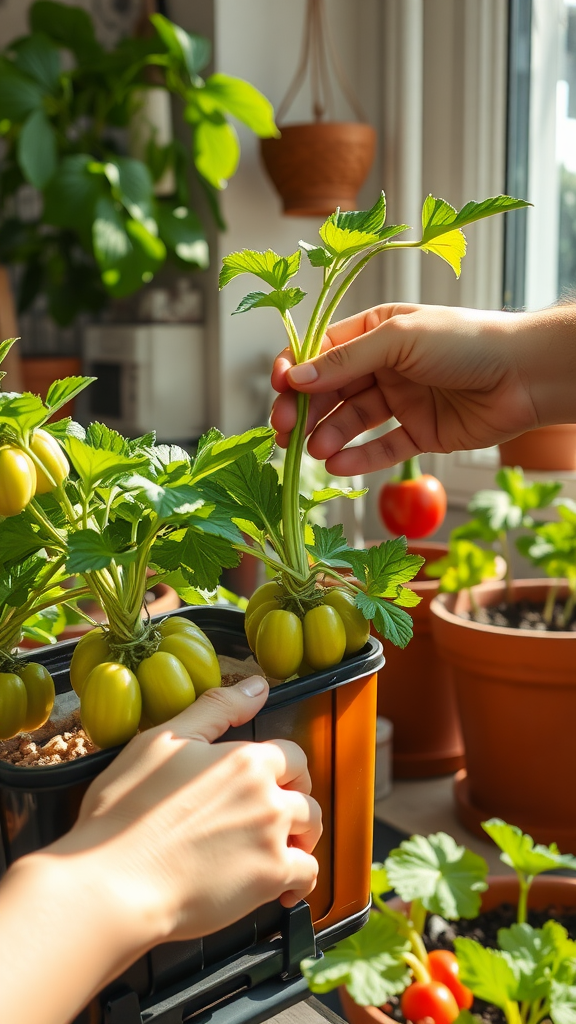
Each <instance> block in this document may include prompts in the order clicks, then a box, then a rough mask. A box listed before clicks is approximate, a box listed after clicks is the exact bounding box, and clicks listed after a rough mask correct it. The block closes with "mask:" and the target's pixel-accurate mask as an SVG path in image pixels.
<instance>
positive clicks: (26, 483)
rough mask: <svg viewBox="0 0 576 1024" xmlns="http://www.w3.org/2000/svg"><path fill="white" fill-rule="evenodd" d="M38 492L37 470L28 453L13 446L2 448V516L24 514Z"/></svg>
mask: <svg viewBox="0 0 576 1024" xmlns="http://www.w3.org/2000/svg"><path fill="white" fill-rule="evenodd" d="M35 491H36V469H35V468H34V463H33V462H32V459H31V458H30V457H29V456H28V455H26V452H22V451H20V449H19V448H15V447H14V445H11V444H3V445H2V446H1V447H0V516H17V515H19V514H20V512H23V511H24V509H25V508H26V505H27V504H28V502H29V501H30V499H31V498H33V497H34V493H35Z"/></svg>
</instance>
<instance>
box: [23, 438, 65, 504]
mask: <svg viewBox="0 0 576 1024" xmlns="http://www.w3.org/2000/svg"><path fill="white" fill-rule="evenodd" d="M30 448H31V450H32V451H33V452H34V455H35V456H36V457H37V458H38V459H40V462H41V463H42V465H43V466H44V467H45V468H46V469H47V470H48V473H49V474H50V476H51V477H52V480H53V481H54V483H51V482H50V480H49V479H48V477H47V475H46V473H44V472H43V470H41V469H40V468H39V466H36V494H48V492H49V491H51V490H53V489H54V487H55V486H58V484H61V483H62V482H63V481H64V480H65V479H66V477H67V476H68V473H69V472H70V463H69V462H68V459H67V458H66V456H65V455H64V452H63V451H62V449H61V447H60V445H59V444H58V441H57V440H56V438H55V437H52V434H49V433H48V431H47V430H40V429H38V430H35V431H34V433H33V435H32V440H31V442H30Z"/></svg>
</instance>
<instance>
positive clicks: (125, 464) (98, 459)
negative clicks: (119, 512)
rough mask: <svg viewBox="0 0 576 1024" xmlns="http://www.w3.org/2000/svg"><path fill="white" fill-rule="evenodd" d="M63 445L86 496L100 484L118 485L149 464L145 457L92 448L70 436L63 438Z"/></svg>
mask: <svg viewBox="0 0 576 1024" xmlns="http://www.w3.org/2000/svg"><path fill="white" fill-rule="evenodd" d="M62 443H63V445H64V448H65V449H66V452H67V454H68V455H69V457H70V460H71V462H72V464H73V466H74V469H75V470H76V472H77V473H78V476H79V477H80V479H81V481H82V484H83V486H84V489H85V492H86V494H91V493H92V491H93V490H94V489H95V488H96V487H97V486H98V485H100V484H112V483H116V482H118V481H120V480H122V479H123V478H124V477H126V476H127V475H128V474H132V473H134V470H135V469H138V468H139V467H142V468H143V467H144V466H145V465H146V464H147V459H146V458H145V457H144V456H134V455H130V456H128V455H120V454H118V453H117V452H113V451H106V450H104V449H101V448H91V447H90V445H88V444H86V442H85V441H82V440H80V438H78V437H73V436H70V435H67V436H66V437H65V438H63V442H62Z"/></svg>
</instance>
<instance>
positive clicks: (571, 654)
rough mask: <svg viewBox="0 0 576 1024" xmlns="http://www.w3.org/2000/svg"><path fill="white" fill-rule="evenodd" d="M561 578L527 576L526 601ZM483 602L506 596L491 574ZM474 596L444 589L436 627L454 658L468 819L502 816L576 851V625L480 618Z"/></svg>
mask: <svg viewBox="0 0 576 1024" xmlns="http://www.w3.org/2000/svg"><path fill="white" fill-rule="evenodd" d="M554 584H557V585H559V587H560V596H561V597H565V596H566V594H567V592H568V588H567V586H566V584H565V583H564V581H562V580H518V581H516V582H515V583H514V584H513V587H514V596H515V598H516V599H517V600H521V599H523V598H526V599H528V600H532V601H537V602H539V603H543V602H544V600H545V597H546V594H547V592H548V590H549V587H550V586H551V585H554ZM476 596H477V600H478V603H479V604H480V605H483V606H486V605H493V604H498V603H500V602H501V601H502V600H504V598H505V585H504V584H503V583H501V582H494V583H485V584H484V585H483V587H482V588H481V589H479V591H478V593H477V595H476ZM469 607H470V605H469V601H468V596H467V594H465V593H464V592H463V593H461V594H439V595H438V597H436V598H434V600H433V601H432V603H431V605H430V614H431V619H432V633H433V636H434V641H435V643H436V646H437V648H438V650H439V652H440V654H441V656H442V657H444V659H445V660H446V662H447V663H448V664H449V665H450V666H451V668H452V672H453V678H454V682H455V685H456V699H457V703H458V710H459V713H460V722H461V725H462V732H463V735H464V748H465V753H466V769H465V770H462V771H460V772H459V773H458V775H457V776H456V780H455V796H456V809H457V813H458V817H459V818H460V820H461V821H462V823H463V824H464V825H465V826H466V827H467V828H469V829H471V831H472V832H475V833H476V834H477V835H479V836H482V837H483V836H484V833H483V832H482V829H481V828H480V823H481V822H482V821H485V820H486V819H487V818H491V817H493V816H494V817H500V818H504V820H505V821H509V822H511V823H512V824H514V825H519V826H520V828H522V829H523V830H524V831H525V832H529V833H530V835H531V836H533V838H534V839H535V840H536V841H537V842H541V843H550V842H553V841H556V842H557V843H558V845H559V846H560V849H562V850H573V849H575V850H576V759H575V758H574V722H575V721H576V632H556V633H552V632H540V631H537V630H534V631H532V630H527V629H509V628H505V627H498V626H486V625H481V624H480V623H476V622H471V621H469V620H466V619H463V618H461V617H460V616H459V615H458V612H459V611H467V610H468V609H469Z"/></svg>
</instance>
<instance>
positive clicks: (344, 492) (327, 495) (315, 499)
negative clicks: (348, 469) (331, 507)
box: [300, 487, 368, 512]
mask: <svg viewBox="0 0 576 1024" xmlns="http://www.w3.org/2000/svg"><path fill="white" fill-rule="evenodd" d="M367 493H368V488H367V487H363V488H362V490H360V491H354V490H352V488H351V487H323V488H322V490H321V491H313V493H312V496H311V497H310V498H307V497H306V495H304V494H301V495H300V508H301V509H303V510H304V511H305V512H310V511H311V509H313V508H316V506H317V505H323V504H324V502H326V501H334V499H335V498H350V499H353V498H361V497H362V495H364V494H367Z"/></svg>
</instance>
